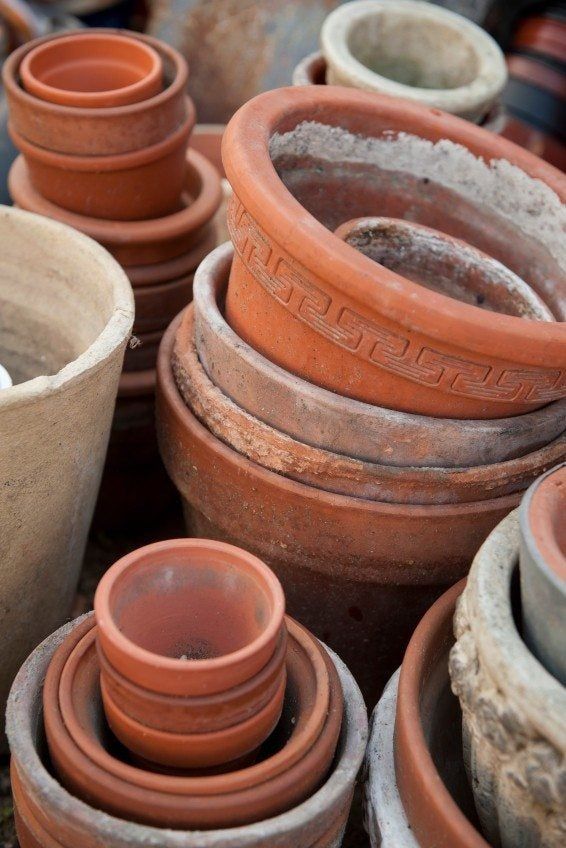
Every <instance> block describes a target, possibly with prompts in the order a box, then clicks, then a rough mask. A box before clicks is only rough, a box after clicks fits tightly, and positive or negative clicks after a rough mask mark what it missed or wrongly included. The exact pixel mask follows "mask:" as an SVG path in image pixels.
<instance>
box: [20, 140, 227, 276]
mask: <svg viewBox="0 0 566 848" xmlns="http://www.w3.org/2000/svg"><path fill="white" fill-rule="evenodd" d="M186 156H187V160H186V163H187V164H186V167H187V173H186V181H185V191H184V192H183V195H182V196H181V209H180V210H179V211H177V212H173V213H172V214H170V215H165V216H163V217H162V218H156V219H153V220H152V219H149V220H146V221H105V220H101V219H99V218H92V217H87V216H85V215H77V214H76V213H74V212H68V211H66V210H65V209H62V208H61V207H60V206H57V205H56V204H54V203H50V202H49V201H48V200H46V199H45V198H44V197H42V196H41V194H40V193H39V192H38V191H37V190H36V189H35V188H34V186H33V184H32V182H31V180H30V178H29V173H28V169H27V167H26V164H25V162H24V161H23V158H21V157H19V158H18V159H16V161H15V162H14V164H13V165H12V168H11V171H10V177H9V188H10V194H11V195H12V198H13V200H14V202H15V203H16V204H17V205H18V206H21V207H22V208H24V209H27V210H28V211H33V212H37V213H39V214H40V215H45V216H46V217H48V218H55V219H57V220H58V221H62V222H63V223H65V224H69V226H71V227H74V228H75V229H77V230H80V231H81V232H84V233H86V234H87V235H89V236H90V237H91V238H94V239H95V240H96V241H98V242H100V244H102V245H103V246H104V247H106V248H107V250H109V251H110V253H111V254H112V255H113V256H114V257H115V258H116V259H117V260H118V262H120V264H121V265H123V266H124V267H126V268H129V267H130V266H134V267H136V268H137V267H138V266H147V265H152V264H160V263H164V262H168V261H169V260H172V259H177V258H179V257H181V256H186V254H187V253H188V252H189V251H191V250H192V249H193V248H195V249H196V248H197V247H201V246H202V245H203V244H204V243H205V240H208V239H209V237H210V235H211V227H212V222H213V219H214V215H215V214H216V211H217V210H218V207H219V206H220V203H221V199H222V189H221V186H220V178H219V176H218V174H217V172H216V169H215V168H213V167H212V165H210V163H209V162H207V160H206V159H205V158H204V157H203V156H200V154H198V153H196V151H191V150H190V149H189V150H188V151H187V154H186ZM207 243H208V242H207Z"/></svg>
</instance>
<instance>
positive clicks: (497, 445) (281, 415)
mask: <svg viewBox="0 0 566 848" xmlns="http://www.w3.org/2000/svg"><path fill="white" fill-rule="evenodd" d="M233 255H234V249H233V247H232V245H228V244H227V245H224V246H222V247H219V248H217V250H215V251H214V252H213V253H211V255H210V256H209V257H207V258H206V259H204V261H203V262H202V264H201V265H200V267H199V269H198V271H197V273H196V274H195V286H194V315H195V341H196V346H197V350H198V355H199V360H200V361H201V363H202V365H203V367H204V369H205V371H206V372H207V374H208V376H209V377H210V379H211V380H212V382H213V383H214V385H216V386H218V388H219V389H220V390H221V391H222V392H223V393H224V394H225V395H227V396H228V397H230V398H232V400H233V401H234V402H235V403H236V404H237V405H238V406H239V407H241V408H242V409H245V410H246V411H247V412H249V413H250V415H253V416H254V417H255V418H258V419H260V420H261V421H264V422H265V423H266V424H269V425H270V426H271V427H274V428H275V429H277V430H279V431H281V432H282V433H286V434H287V435H289V436H291V437H293V438H294V439H298V440H300V441H303V442H305V443H306V444H309V445H312V446H313V447H320V448H324V449H326V450H327V451H332V452H334V453H339V454H346V455H347V456H353V457H357V458H358V459H363V460H367V461H370V462H379V463H383V464H386V465H397V466H407V465H409V466H411V465H412V466H437V467H443V466H444V467H454V466H456V467H465V466H473V465H490V464H492V463H494V462H503V461H505V460H509V459H513V458H515V457H518V456H522V455H524V454H526V453H528V452H530V451H533V450H536V449H537V448H539V447H541V446H543V445H545V444H548V443H549V442H551V441H552V440H553V439H555V438H556V437H557V436H558V435H559V434H560V433H561V432H562V431H563V430H564V429H565V427H566V401H565V400H561V401H555V402H554V403H553V404H549V405H547V406H545V407H543V408H542V409H539V410H536V411H535V412H531V413H528V414H524V415H518V416H515V417H514V418H503V419H491V420H487V421H479V420H475V421H465V420H461V419H460V420H451V419H447V418H426V417H424V416H418V415H410V414H408V413H403V412H396V411H395V410H389V409H384V408H382V407H376V406H370V405H369V404H365V403H361V402H360V401H355V400H352V399H351V398H346V397H342V396H340V395H337V394H334V393H333V392H329V391H327V390H325V389H322V388H320V387H318V386H315V385H313V384H312V383H307V382H306V381H304V380H301V379H300V378H299V377H295V376H294V375H293V374H289V373H288V372H287V371H285V370H283V369H282V368H279V366H277V365H275V364H273V363H272V362H270V361H269V360H268V359H265V357H263V356H261V354H259V353H257V352H256V351H255V350H254V349H253V348H251V347H250V346H249V345H247V344H246V343H245V342H244V341H243V340H242V339H241V338H240V337H239V336H238V335H237V334H236V333H235V332H234V331H233V330H232V329H231V327H230V326H229V325H228V323H227V322H226V320H225V318H224V316H223V314H222V312H221V306H222V304H223V302H224V296H225V293H226V286H227V283H228V276H229V273H230V265H231V262H232V258H233Z"/></svg>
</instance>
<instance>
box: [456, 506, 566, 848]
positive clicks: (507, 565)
mask: <svg viewBox="0 0 566 848" xmlns="http://www.w3.org/2000/svg"><path fill="white" fill-rule="evenodd" d="M519 547H520V531H519V521H518V516H517V513H513V515H510V516H508V517H507V518H506V519H505V520H504V521H502V522H501V524H500V525H499V527H497V528H496V529H495V530H494V531H493V533H492V534H491V535H490V536H489V538H488V539H487V540H486V542H485V543H484V544H483V545H482V547H481V548H480V550H479V552H478V554H477V555H476V558H475V559H474V562H473V565H472V568H471V571H470V575H469V578H468V583H467V585H466V589H465V590H464V593H463V595H462V598H461V599H460V602H459V605H458V609H457V613H456V617H455V622H454V629H455V633H456V636H457V641H456V644H455V646H454V648H453V649H452V652H451V656H450V677H451V679H452V689H453V691H454V692H455V693H456V694H457V695H458V697H459V699H460V703H461V705H462V712H463V735H464V758H465V760H466V768H467V770H468V774H469V775H470V780H471V785H472V789H473V792H474V797H475V802H476V807H477V810H478V815H479V818H480V820H481V824H482V829H483V832H484V834H485V837H486V839H487V841H488V842H489V843H491V844H492V845H501V846H503V848H511V846H514V848H526V846H528V845H540V846H542V845H544V846H548V848H558V846H559V845H561V844H562V842H563V838H562V835H563V821H564V804H563V799H562V791H561V787H562V786H563V785H564V780H565V779H566V778H565V766H564V763H565V762H566V757H565V754H566V728H565V725H564V715H566V690H565V689H564V686H563V685H562V684H561V683H560V682H559V681H558V680H556V678H554V677H552V675H551V674H549V672H548V671H546V669H545V668H544V667H543V666H542V665H541V664H540V663H539V661H538V660H537V659H536V658H535V656H534V655H533V654H532V653H531V652H530V650H529V649H528V647H527V645H526V644H525V642H524V641H523V639H522V638H521V635H520V633H519V631H518V629H517V624H516V621H515V613H514V609H513V606H514V599H517V600H518V596H517V594H516V590H517V589H518V583H516V578H517V577H518V574H517V562H518V559H519Z"/></svg>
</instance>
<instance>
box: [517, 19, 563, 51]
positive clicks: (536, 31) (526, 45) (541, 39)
mask: <svg viewBox="0 0 566 848" xmlns="http://www.w3.org/2000/svg"><path fill="white" fill-rule="evenodd" d="M512 46H513V48H514V49H516V50H520V49H526V50H532V51H533V52H535V53H540V54H542V55H543V56H547V57H548V58H550V59H556V60H557V61H558V62H564V57H565V55H566V22H565V21H560V20H555V19H553V18H547V17H540V18H539V17H533V18H527V19H526V20H524V21H523V22H522V23H521V24H520V26H519V27H518V28H517V30H516V31H515V34H514V35H513V41H512Z"/></svg>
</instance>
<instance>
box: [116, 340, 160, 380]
mask: <svg viewBox="0 0 566 848" xmlns="http://www.w3.org/2000/svg"><path fill="white" fill-rule="evenodd" d="M162 337H163V330H153V331H151V332H148V333H137V334H136V335H135V336H132V338H131V339H130V343H129V345H128V347H127V348H126V352H125V354H124V371H132V372H136V371H137V372H142V373H145V372H146V371H151V370H153V369H154V368H155V363H156V361H157V352H158V350H159V345H160V343H161V339H162Z"/></svg>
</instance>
